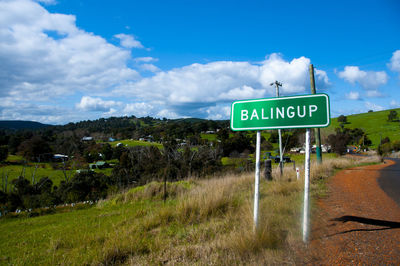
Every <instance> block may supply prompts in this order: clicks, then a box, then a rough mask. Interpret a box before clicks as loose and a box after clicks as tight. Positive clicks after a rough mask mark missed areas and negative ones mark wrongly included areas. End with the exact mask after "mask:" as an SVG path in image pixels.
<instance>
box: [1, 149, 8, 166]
mask: <svg viewBox="0 0 400 266" xmlns="http://www.w3.org/2000/svg"><path fill="white" fill-rule="evenodd" d="M7 157H8V147H7V146H0V162H3V161H5V160H6V159H7Z"/></svg>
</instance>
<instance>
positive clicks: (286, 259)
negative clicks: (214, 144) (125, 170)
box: [0, 157, 379, 265]
mask: <svg viewBox="0 0 400 266" xmlns="http://www.w3.org/2000/svg"><path fill="white" fill-rule="evenodd" d="M378 159H379V158H377V157H376V158H373V159H371V158H339V159H330V160H328V159H326V160H324V163H323V164H322V165H316V164H313V165H312V168H311V169H312V171H311V175H312V182H311V192H312V195H313V197H314V198H315V197H316V196H322V195H323V194H324V193H325V188H324V186H323V183H322V182H321V181H323V180H326V178H327V177H329V176H330V175H332V173H333V172H334V170H335V169H337V168H344V167H350V166H353V165H356V164H363V163H371V162H375V161H376V160H378ZM300 171H301V173H302V175H303V172H304V171H303V170H302V169H301V170H300ZM273 176H274V180H273V181H270V182H267V181H265V180H264V179H261V184H260V217H259V227H258V230H257V232H256V233H255V234H254V232H253V221H252V217H253V189H254V173H249V174H243V175H226V176H221V177H216V178H210V179H202V180H198V179H195V180H187V181H180V182H173V183H167V192H168V194H167V195H168V198H167V200H166V201H165V202H164V201H163V195H164V190H163V188H164V185H163V183H158V182H152V183H150V184H148V185H145V186H142V187H136V188H133V189H130V190H128V191H126V192H124V193H120V194H117V195H114V196H111V197H110V198H109V199H107V200H103V201H101V202H99V203H98V204H97V205H96V206H95V207H92V208H89V209H85V210H77V211H72V212H67V213H59V214H53V215H46V216H41V217H35V218H28V219H25V218H20V219H0V232H2V233H1V234H0V254H1V255H0V264H12V265H25V264H29V265H31V264H34V265H54V264H67V265H77V264H79V265H83V264H94V265H99V264H102V265H112V264H120V263H129V264H133V265H149V264H180V265H193V264H201V265H209V264H214V265H238V264H254V265H265V264H286V263H294V258H293V257H292V255H291V252H290V250H291V248H292V247H293V246H294V245H296V243H299V242H301V230H300V228H301V226H300V222H301V211H302V208H301V207H302V191H303V185H304V183H303V177H301V179H300V180H297V178H296V173H295V171H293V169H292V168H290V167H287V168H285V171H284V175H283V176H280V175H279V170H278V169H277V168H276V167H275V168H274V170H273Z"/></svg>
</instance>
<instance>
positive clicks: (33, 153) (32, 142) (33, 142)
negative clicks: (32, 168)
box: [18, 136, 51, 161]
mask: <svg viewBox="0 0 400 266" xmlns="http://www.w3.org/2000/svg"><path fill="white" fill-rule="evenodd" d="M18 150H19V153H20V154H21V155H22V156H23V157H24V158H25V159H27V160H32V161H36V160H37V159H38V158H39V155H41V154H47V153H50V152H51V148H50V146H49V144H48V143H47V142H46V141H44V140H43V139H42V137H40V136H33V137H32V138H31V139H29V140H26V141H24V142H22V143H21V145H20V146H19V147H18Z"/></svg>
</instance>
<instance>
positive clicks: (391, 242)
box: [298, 160, 400, 265]
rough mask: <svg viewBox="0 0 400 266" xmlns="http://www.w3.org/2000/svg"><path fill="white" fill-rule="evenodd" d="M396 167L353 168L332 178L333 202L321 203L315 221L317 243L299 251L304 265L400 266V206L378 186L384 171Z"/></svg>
mask: <svg viewBox="0 0 400 266" xmlns="http://www.w3.org/2000/svg"><path fill="white" fill-rule="evenodd" d="M392 164H394V162H393V161H390V160H388V161H386V164H381V165H370V166H363V167H356V168H351V169H347V170H344V171H340V172H339V173H338V174H336V175H335V176H334V177H333V178H332V179H331V181H330V182H329V184H328V186H329V189H330V193H329V195H328V197H326V198H323V199H320V200H318V208H319V210H318V211H317V212H316V213H317V214H314V217H312V218H311V219H312V221H313V222H312V231H311V241H310V243H309V245H308V247H306V250H307V251H306V252H304V253H303V252H299V253H301V255H299V256H298V257H301V258H299V260H300V261H299V262H300V263H302V264H303V263H305V264H315V265H349V264H362V265H399V264H400V207H399V206H398V205H397V204H396V203H395V202H394V201H393V200H392V199H391V198H390V197H388V196H387V195H386V194H385V192H383V190H382V189H381V188H380V187H379V185H378V182H377V179H378V178H379V175H380V173H379V170H380V169H382V168H384V167H387V166H389V165H392ZM399 178H400V177H399ZM303 250H304V249H303Z"/></svg>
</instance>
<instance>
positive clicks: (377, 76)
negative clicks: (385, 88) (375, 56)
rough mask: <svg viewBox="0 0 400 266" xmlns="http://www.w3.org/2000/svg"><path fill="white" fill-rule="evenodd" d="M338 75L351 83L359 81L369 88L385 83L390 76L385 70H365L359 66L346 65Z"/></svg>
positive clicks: (365, 87) (375, 87)
mask: <svg viewBox="0 0 400 266" xmlns="http://www.w3.org/2000/svg"><path fill="white" fill-rule="evenodd" d="M338 75H339V77H340V78H342V79H344V80H346V81H347V82H350V83H351V84H355V83H359V84H360V85H361V86H362V87H363V88H364V89H367V90H372V89H377V88H378V87H379V86H382V85H385V84H386V83H387V81H388V78H389V77H388V75H387V74H386V72H385V71H363V70H360V68H359V67H358V66H346V67H345V68H344V71H341V72H339V74H338Z"/></svg>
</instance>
